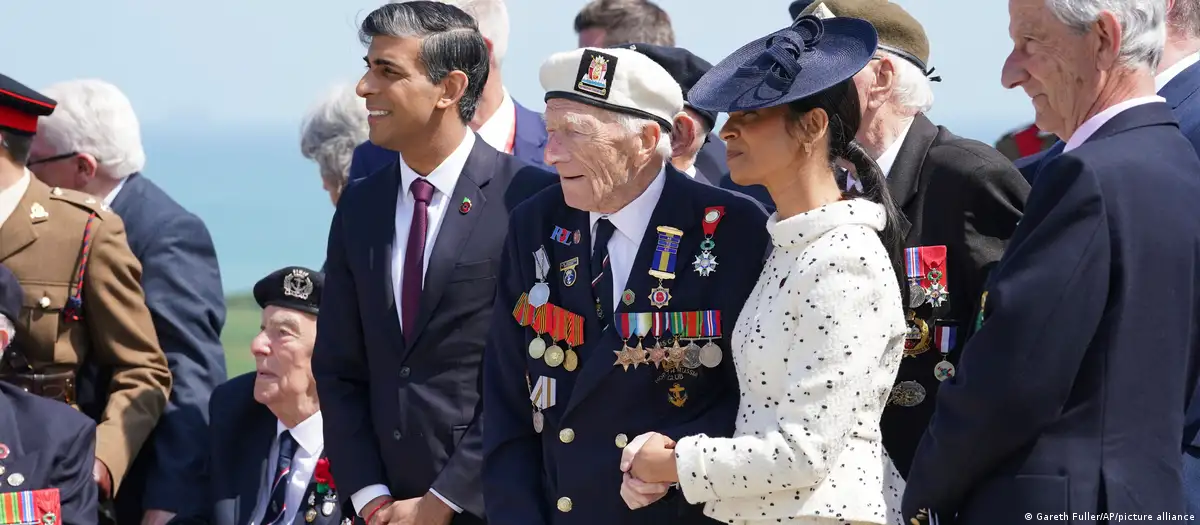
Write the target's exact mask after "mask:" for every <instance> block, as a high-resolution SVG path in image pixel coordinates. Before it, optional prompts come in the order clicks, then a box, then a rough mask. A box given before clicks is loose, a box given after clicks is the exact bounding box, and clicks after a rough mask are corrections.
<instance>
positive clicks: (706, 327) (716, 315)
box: [699, 310, 724, 368]
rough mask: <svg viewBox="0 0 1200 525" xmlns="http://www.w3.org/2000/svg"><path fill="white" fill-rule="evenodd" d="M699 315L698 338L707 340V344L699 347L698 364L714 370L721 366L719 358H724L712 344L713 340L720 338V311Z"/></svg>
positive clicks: (719, 348) (719, 349)
mask: <svg viewBox="0 0 1200 525" xmlns="http://www.w3.org/2000/svg"><path fill="white" fill-rule="evenodd" d="M699 314H700V337H702V338H707V339H708V342H707V343H704V346H702V347H700V364H702V365H704V366H705V367H707V368H716V367H717V365H720V364H721V358H722V357H724V355H723V354H722V353H721V347H719V346H717V345H716V343H713V339H719V338H720V337H721V311H720V310H705V311H703V312H699Z"/></svg>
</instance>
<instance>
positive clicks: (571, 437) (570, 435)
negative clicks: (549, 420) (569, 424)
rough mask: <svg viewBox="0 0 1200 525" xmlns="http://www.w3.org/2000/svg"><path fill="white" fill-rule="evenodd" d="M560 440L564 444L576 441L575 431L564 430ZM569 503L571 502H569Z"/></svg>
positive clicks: (559, 435) (560, 434) (560, 432)
mask: <svg viewBox="0 0 1200 525" xmlns="http://www.w3.org/2000/svg"><path fill="white" fill-rule="evenodd" d="M558 439H559V441H562V442H563V443H570V442H572V441H575V431H574V430H571V429H569V428H564V429H562V430H560V431H559V432H558ZM568 501H569V500H568Z"/></svg>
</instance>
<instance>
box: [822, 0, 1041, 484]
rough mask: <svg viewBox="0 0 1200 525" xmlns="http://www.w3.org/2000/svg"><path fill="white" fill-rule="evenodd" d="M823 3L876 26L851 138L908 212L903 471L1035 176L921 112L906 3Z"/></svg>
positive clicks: (919, 40)
mask: <svg viewBox="0 0 1200 525" xmlns="http://www.w3.org/2000/svg"><path fill="white" fill-rule="evenodd" d="M816 11H822V12H825V13H827V14H832V15H834V16H839V17H851V18H859V19H862V20H867V21H868V22H871V23H872V24H873V25H874V26H875V27H876V28H878V31H879V49H878V50H877V51H876V52H875V55H874V59H873V60H871V62H870V63H869V64H867V66H866V67H864V68H863V69H862V70H861V71H859V72H858V74H856V75H854V84H855V86H856V88H857V90H858V97H859V106H860V108H861V111H862V124H861V125H860V126H859V128H858V133H857V135H856V136H855V138H856V140H857V141H858V143H859V144H862V146H863V149H865V150H867V153H868V154H870V155H871V157H872V158H873V159H875V161H876V162H877V163H878V164H879V168H880V169H882V170H883V173H884V175H886V176H887V181H888V191H889V192H890V193H891V195H892V198H893V199H894V200H895V201H896V205H897V206H898V207H899V208H900V211H901V212H903V214H904V217H905V219H904V221H903V227H902V228H903V230H904V233H903V242H904V246H905V247H906V250H905V251H904V261H903V262H904V263H905V268H906V271H905V276H906V281H907V282H906V285H905V286H904V287H903V289H902V293H903V294H904V303H905V304H904V306H905V309H906V315H907V319H908V325H909V328H908V338H907V341H906V342H905V355H906V356H907V357H906V358H905V359H904V360H903V361H902V362H901V364H900V371H899V373H898V374H897V376H896V383H895V387H894V391H893V394H892V396H891V399H890V402H889V405H888V408H887V410H885V411H884V412H883V422H882V429H883V444H884V447H886V448H887V451H888V453H889V454H891V456H892V458H893V459H894V460H895V462H896V467H897V468H898V469H899V470H900V473H901V474H907V473H908V465H909V463H910V462H911V461H912V455H913V452H915V451H916V448H917V442H918V441H919V440H920V439H921V434H923V433H924V432H925V428H926V427H927V426H929V417H930V416H931V415H932V414H933V399H934V398H935V397H936V394H937V389H938V386H939V385H940V384H941V383H942V381H944V380H945V379H946V378H948V377H949V376H950V375H952V374H953V373H954V365H955V364H956V363H957V362H958V357H959V352H960V351H961V350H962V347H963V344H965V342H966V341H967V339H968V338H969V336H970V335H971V333H970V331H971V324H972V323H971V321H972V318H973V314H974V312H975V311H976V310H975V308H976V305H977V304H978V303H977V299H978V297H979V294H980V293H981V292H982V291H983V285H984V282H985V281H986V280H987V274H988V270H989V269H990V268H991V267H992V266H994V265H995V263H996V261H998V260H1000V255H1001V254H1002V253H1004V247H1005V246H1006V245H1007V243H1008V240H1009V239H1010V238H1011V237H1012V235H1013V231H1014V230H1016V228H1017V222H1018V221H1020V220H1021V210H1022V209H1024V207H1025V199H1026V198H1027V197H1028V195H1029V184H1028V183H1027V182H1026V181H1025V179H1024V178H1023V177H1021V174H1020V172H1018V171H1017V170H1016V168H1014V167H1013V165H1012V162H1011V161H1009V160H1008V159H1007V158H1006V157H1005V156H1004V155H1003V154H1001V153H1000V152H999V151H996V150H995V149H993V148H992V147H991V146H988V145H986V144H984V143H982V142H978V141H975V140H971V139H967V138H963V137H959V136H957V135H955V134H953V133H951V132H950V130H948V129H946V128H945V127H943V126H938V125H935V124H934V123H933V122H931V121H930V120H929V118H928V117H926V116H925V114H926V113H927V112H928V111H929V110H930V109H931V108H932V107H933V89H932V87H931V85H932V83H931V80H933V79H931V78H930V75H931V74H932V70H928V69H927V66H926V65H925V64H926V63H927V62H928V61H929V39H928V38H927V37H926V35H925V29H924V28H923V27H921V23H920V22H918V21H917V20H916V19H915V18H913V17H912V15H910V14H908V13H907V12H906V11H905V10H904V8H903V7H901V6H900V5H899V4H897V3H895V2H890V1H888V0H823V1H818V2H814V3H813V4H812V5H810V6H809V7H808V8H807V9H805V12H806V13H808V12H816ZM927 71H929V72H928V73H927Z"/></svg>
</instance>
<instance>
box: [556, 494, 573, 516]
mask: <svg viewBox="0 0 1200 525" xmlns="http://www.w3.org/2000/svg"><path fill="white" fill-rule="evenodd" d="M558 510H560V511H563V512H571V498H568V497H566V496H563V497H561V498H558Z"/></svg>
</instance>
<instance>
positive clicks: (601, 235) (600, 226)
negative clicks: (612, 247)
mask: <svg viewBox="0 0 1200 525" xmlns="http://www.w3.org/2000/svg"><path fill="white" fill-rule="evenodd" d="M616 231H617V227H616V226H615V225H614V224H613V223H612V221H610V220H608V218H607V217H601V218H600V220H598V221H596V243H595V246H596V247H599V246H600V244H601V243H604V245H606V246H607V245H608V241H609V240H611V239H612V236H613V233H616ZM593 249H595V248H593ZM605 251H606V252H607V251H608V249H607V248H605Z"/></svg>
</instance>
